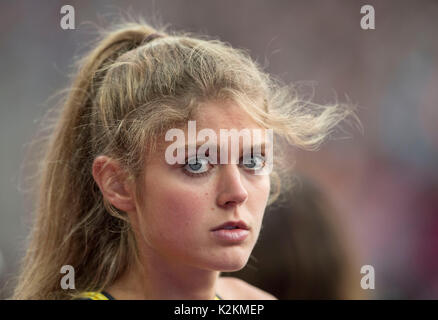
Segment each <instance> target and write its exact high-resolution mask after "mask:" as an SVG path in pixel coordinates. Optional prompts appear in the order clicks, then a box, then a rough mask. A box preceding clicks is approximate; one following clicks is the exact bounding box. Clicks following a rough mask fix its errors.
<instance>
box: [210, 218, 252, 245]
mask: <svg viewBox="0 0 438 320" xmlns="http://www.w3.org/2000/svg"><path fill="white" fill-rule="evenodd" d="M210 231H211V232H212V234H213V236H214V237H215V238H216V239H217V240H219V241H221V242H226V243H234V244H236V243H240V242H243V241H244V240H245V239H246V238H247V237H248V235H249V227H248V226H247V225H246V223H245V222H243V221H228V222H225V223H223V224H221V225H220V226H217V227H215V228H213V229H212V230H210Z"/></svg>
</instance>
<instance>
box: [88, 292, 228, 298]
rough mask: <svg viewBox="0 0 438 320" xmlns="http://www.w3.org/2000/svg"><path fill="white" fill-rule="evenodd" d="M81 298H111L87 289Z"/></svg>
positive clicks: (216, 296)
mask: <svg viewBox="0 0 438 320" xmlns="http://www.w3.org/2000/svg"><path fill="white" fill-rule="evenodd" d="M80 297H81V298H88V299H91V300H110V299H109V298H108V297H107V296H106V295H104V294H102V293H101V292H94V291H87V292H82V293H81V294H80ZM214 300H222V298H220V297H219V296H218V295H215V296H214Z"/></svg>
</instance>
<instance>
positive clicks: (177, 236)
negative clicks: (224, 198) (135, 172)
mask: <svg viewBox="0 0 438 320" xmlns="http://www.w3.org/2000/svg"><path fill="white" fill-rule="evenodd" d="M155 190H157V192H154V193H153V194H151V196H150V197H148V198H149V201H150V206H148V210H147V212H145V214H147V215H150V216H151V217H153V220H154V221H151V225H153V226H155V227H154V229H155V231H157V232H158V233H161V234H159V235H158V236H160V237H164V238H167V239H168V240H171V239H173V240H178V241H180V240H181V239H188V238H190V237H192V236H195V235H196V234H198V233H197V232H195V231H196V230H195V229H196V228H199V227H202V225H203V220H204V219H205V216H206V214H205V213H206V211H207V210H209V208H210V207H209V205H208V203H209V198H208V197H206V196H205V193H206V192H205V191H204V190H205V189H204V190H197V189H196V188H189V187H187V185H184V186H179V185H178V184H172V185H167V186H166V187H164V186H163V187H161V188H157V189H155ZM158 190H159V191H158Z"/></svg>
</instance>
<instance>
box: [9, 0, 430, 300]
mask: <svg viewBox="0 0 438 320" xmlns="http://www.w3.org/2000/svg"><path fill="white" fill-rule="evenodd" d="M65 4H69V5H72V6H73V7H74V8H75V22H76V29H75V30H63V29H61V27H60V19H61V14H60V9H61V7H62V6H63V5H65ZM365 4H370V5H373V6H374V9H375V14H376V29H375V30H362V29H361V28H360V19H361V17H362V14H361V13H360V8H361V6H362V5H365ZM119 12H125V13H126V12H131V13H134V15H141V16H143V17H145V18H146V19H147V21H149V22H150V23H152V24H154V23H157V22H158V23H161V24H169V25H170V29H176V30H180V29H183V30H186V31H192V32H196V33H201V34H208V35H210V36H212V37H218V38H219V39H221V40H223V41H226V42H229V43H231V44H232V45H233V46H235V47H239V48H246V49H248V50H249V52H250V54H251V56H252V57H253V58H254V59H256V60H257V61H258V62H259V63H260V64H262V65H263V66H265V68H266V71H268V72H269V73H271V74H272V75H274V76H275V77H277V78H279V79H281V80H282V81H284V82H286V83H290V82H293V83H299V84H304V85H311V86H313V87H314V88H315V96H314V101H316V102H319V103H326V102H332V101H334V99H335V98H336V97H337V99H338V100H340V101H346V99H347V97H348V98H349V100H350V101H351V102H352V103H354V104H356V105H357V106H358V107H359V112H358V115H359V117H360V119H361V121H362V123H363V126H364V134H363V135H361V134H360V133H359V132H358V131H351V132H352V134H351V138H349V139H342V140H340V139H332V140H330V141H328V142H327V143H326V144H324V145H323V146H322V148H321V149H320V150H319V151H317V152H304V151H298V150H297V151H295V152H294V156H293V157H294V159H296V172H297V175H299V176H300V181H301V183H300V187H299V188H297V189H296V190H295V191H294V192H292V193H291V194H290V198H289V201H287V203H286V205H285V206H284V207H283V208H272V209H269V210H268V211H267V214H266V219H265V225H264V228H263V229H262V233H261V237H260V241H259V243H258V244H257V246H256V248H255V251H254V254H253V257H252V258H251V259H250V262H249V263H248V266H247V267H245V269H243V270H242V271H240V272H239V273H235V274H233V276H239V277H242V278H245V279H247V280H248V281H250V282H251V283H253V284H254V285H257V286H260V287H262V288H264V289H265V290H268V291H269V292H272V293H273V294H274V295H276V296H277V297H279V298H283V299H294V298H304V299H307V298H316V299H318V298H341V299H349V298H365V299H367V298H374V299H437V298H438V170H437V169H438V166H437V163H438V161H437V160H438V126H437V122H438V121H437V120H438V60H437V59H438V40H437V39H438V38H437V32H438V19H437V17H438V2H437V1H434V0H430V1H427V0H424V1H415V2H414V1H400V0H397V1H396V0H391V1H390V0H387V1H347V0H344V1H334V0H330V1H322V0H320V1H316V0H308V1H291V0H288V1H285V0H284V1H283V0H277V1H261V0H245V1H242V0H237V1H231V0H224V1H201V0H190V1H188V0H184V1H170V0H161V1H145V0H143V1H127V0H125V1H123V2H122V1H68V2H64V1H48V0H44V1H25V0H18V1H13V2H12V1H2V2H1V4H0V29H1V30H2V32H1V33H0V56H1V59H0V108H1V117H0V130H1V131H0V143H1V145H0V148H1V166H0V176H1V179H0V197H1V200H0V201H1V213H0V288H2V290H1V291H0V298H2V299H4V298H6V297H8V296H9V294H10V293H11V286H12V285H13V283H12V284H11V282H10V280H11V279H13V277H14V276H15V275H16V272H17V267H18V261H19V259H20V258H21V257H22V256H23V254H24V244H25V242H24V240H25V237H26V235H27V232H28V230H29V224H28V222H29V220H30V211H31V209H32V206H33V203H32V201H31V199H29V198H28V197H27V196H26V194H25V192H24V191H23V190H22V189H23V188H22V184H23V180H25V179H26V174H29V172H25V173H24V171H23V170H22V166H23V161H24V159H25V157H26V148H27V145H28V144H29V143H30V141H31V140H32V139H33V138H34V137H35V135H36V130H37V127H38V120H39V119H40V118H41V117H42V116H43V115H44V112H45V111H46V110H47V109H48V108H49V107H51V106H52V105H53V103H54V101H53V100H49V97H50V96H52V95H53V94H55V93H56V92H58V91H59V90H60V89H63V88H65V87H66V86H67V85H68V83H69V78H68V76H67V75H68V73H70V72H71V71H72V68H71V65H72V62H73V58H74V57H75V56H77V55H78V54H81V53H82V52H83V49H84V48H85V45H86V44H87V43H89V42H90V41H91V40H93V39H94V37H95V31H93V30H94V29H93V27H92V26H91V25H90V24H89V23H90V22H91V23H92V24H97V25H102V26H105V25H108V24H110V23H111V21H114V17H116V16H117V15H118V13H119ZM363 265H371V266H373V267H374V270H375V289H374V290H364V289H362V288H361V286H360V280H361V277H362V276H363V274H361V273H360V268H361V266H363ZM8 280H9V281H8ZM8 283H9V284H8Z"/></svg>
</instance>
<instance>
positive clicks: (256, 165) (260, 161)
mask: <svg viewBox="0 0 438 320" xmlns="http://www.w3.org/2000/svg"><path fill="white" fill-rule="evenodd" d="M242 165H243V166H244V167H245V168H246V169H249V170H259V169H262V168H263V167H264V166H265V158H264V157H263V156H252V157H247V158H245V159H243V161H242Z"/></svg>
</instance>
